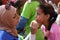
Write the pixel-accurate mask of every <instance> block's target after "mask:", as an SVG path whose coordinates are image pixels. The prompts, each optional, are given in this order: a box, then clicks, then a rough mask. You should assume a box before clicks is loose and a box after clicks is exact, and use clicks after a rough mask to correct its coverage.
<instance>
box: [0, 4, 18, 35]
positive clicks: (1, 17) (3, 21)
mask: <svg viewBox="0 0 60 40" xmlns="http://www.w3.org/2000/svg"><path fill="white" fill-rule="evenodd" d="M15 13H16V8H14V7H13V6H11V7H10V9H6V8H5V5H2V6H0V30H5V31H7V32H8V33H10V34H12V35H14V36H17V31H16V29H15V26H14V25H13V24H12V17H13V15H14V14H15Z"/></svg>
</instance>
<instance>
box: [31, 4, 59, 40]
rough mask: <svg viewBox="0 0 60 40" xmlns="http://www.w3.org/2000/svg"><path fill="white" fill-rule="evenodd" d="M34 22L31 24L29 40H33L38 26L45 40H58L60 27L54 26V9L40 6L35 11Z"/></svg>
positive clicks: (48, 6) (49, 6) (45, 5)
mask: <svg viewBox="0 0 60 40" xmlns="http://www.w3.org/2000/svg"><path fill="white" fill-rule="evenodd" d="M36 12H37V14H36V19H35V20H36V21H32V22H31V26H30V28H31V36H30V39H31V40H33V39H34V40H35V37H36V32H37V29H38V28H39V26H41V25H42V24H43V25H44V26H41V30H42V32H43V34H44V37H45V40H60V26H59V25H58V24H56V22H55V21H56V18H57V13H56V12H55V11H54V8H53V7H52V6H51V5H50V4H48V3H44V4H40V5H39V7H37V9H36Z"/></svg>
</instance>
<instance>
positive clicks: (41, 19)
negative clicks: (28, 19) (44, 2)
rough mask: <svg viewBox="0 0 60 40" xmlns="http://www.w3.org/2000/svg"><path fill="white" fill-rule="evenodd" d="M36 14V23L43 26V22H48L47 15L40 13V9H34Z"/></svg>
mask: <svg viewBox="0 0 60 40" xmlns="http://www.w3.org/2000/svg"><path fill="white" fill-rule="evenodd" d="M36 12H37V14H36V21H37V22H38V23H42V24H43V23H44V22H46V21H47V20H48V18H47V15H45V14H44V12H43V11H42V9H40V8H39V7H37V8H36Z"/></svg>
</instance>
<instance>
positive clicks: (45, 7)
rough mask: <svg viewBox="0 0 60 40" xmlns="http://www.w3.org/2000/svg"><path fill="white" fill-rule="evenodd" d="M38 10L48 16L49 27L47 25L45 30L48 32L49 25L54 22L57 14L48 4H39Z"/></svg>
mask: <svg viewBox="0 0 60 40" xmlns="http://www.w3.org/2000/svg"><path fill="white" fill-rule="evenodd" d="M39 8H40V9H42V10H43V12H44V14H45V15H47V14H49V15H50V18H49V25H48V28H47V30H50V29H51V25H52V24H53V23H54V22H55V20H56V18H57V13H56V12H55V11H54V8H53V6H52V5H50V4H48V3H44V4H40V5H39Z"/></svg>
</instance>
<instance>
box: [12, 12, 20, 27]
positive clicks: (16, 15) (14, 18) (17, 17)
mask: <svg viewBox="0 0 60 40" xmlns="http://www.w3.org/2000/svg"><path fill="white" fill-rule="evenodd" d="M18 19H19V15H18V14H17V13H15V14H14V15H13V17H12V24H13V25H14V26H16V25H17V23H18Z"/></svg>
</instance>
